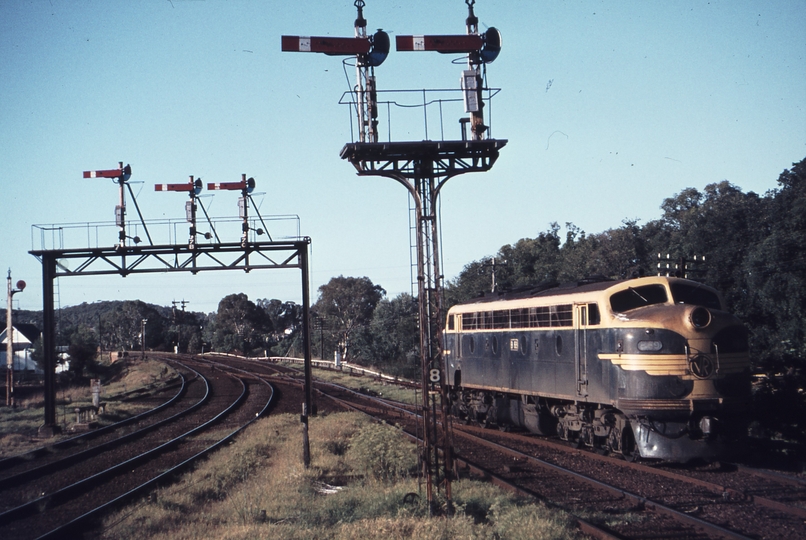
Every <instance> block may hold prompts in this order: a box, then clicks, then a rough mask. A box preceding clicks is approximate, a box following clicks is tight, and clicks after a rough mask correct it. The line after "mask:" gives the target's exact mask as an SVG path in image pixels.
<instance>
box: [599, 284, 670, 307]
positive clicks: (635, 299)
mask: <svg viewBox="0 0 806 540" xmlns="http://www.w3.org/2000/svg"><path fill="white" fill-rule="evenodd" d="M668 299H669V298H668V296H667V295H666V287H664V286H663V285H644V286H642V287H630V288H629V289H626V290H624V291H620V292H617V293H615V294H614V295H613V296H611V297H610V309H612V310H613V311H614V312H615V313H624V312H625V311H630V310H631V309H636V308H639V307H644V306H650V305H652V304H663V303H665V302H668Z"/></svg>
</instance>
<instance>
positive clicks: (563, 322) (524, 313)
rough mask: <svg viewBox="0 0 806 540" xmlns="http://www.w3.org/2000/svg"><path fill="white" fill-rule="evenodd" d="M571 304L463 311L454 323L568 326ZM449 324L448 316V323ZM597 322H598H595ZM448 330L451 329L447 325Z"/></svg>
mask: <svg viewBox="0 0 806 540" xmlns="http://www.w3.org/2000/svg"><path fill="white" fill-rule="evenodd" d="M573 317H574V311H573V309H572V306H571V304H561V305H558V306H540V307H532V308H520V309H511V310H510V309H500V310H496V311H477V312H474V313H463V314H462V315H461V318H460V320H459V321H457V323H456V325H457V326H458V327H461V329H462V331H467V330H506V329H510V328H558V327H570V326H573V322H574V318H573ZM450 324H451V320H450V318H449V320H448V325H450ZM597 324H598V323H597ZM448 329H449V330H453V327H452V326H449V328H448Z"/></svg>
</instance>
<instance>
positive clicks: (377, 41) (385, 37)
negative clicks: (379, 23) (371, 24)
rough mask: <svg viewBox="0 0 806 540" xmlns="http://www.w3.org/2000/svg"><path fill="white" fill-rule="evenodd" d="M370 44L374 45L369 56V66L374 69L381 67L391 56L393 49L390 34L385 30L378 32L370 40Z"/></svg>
mask: <svg viewBox="0 0 806 540" xmlns="http://www.w3.org/2000/svg"><path fill="white" fill-rule="evenodd" d="M370 43H372V45H371V47H370V49H369V53H368V54H367V65H368V66H372V67H377V66H380V65H381V64H383V61H384V60H386V57H387V56H388V55H389V48H390V47H391V42H390V41H389V34H387V33H386V32H384V31H383V30H378V31H377V32H375V34H374V35H373V36H372V38H371V39H370Z"/></svg>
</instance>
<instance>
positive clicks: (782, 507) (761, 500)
mask: <svg viewBox="0 0 806 540" xmlns="http://www.w3.org/2000/svg"><path fill="white" fill-rule="evenodd" d="M456 429H457V430H459V431H462V432H465V433H467V432H470V431H483V429H481V428H476V427H473V426H460V427H457V428H456ZM496 436H499V437H503V438H512V439H513V440H520V439H524V440H525V441H527V442H529V443H533V444H539V445H541V446H545V447H547V448H554V449H560V450H568V446H567V445H565V444H561V443H557V442H554V441H549V440H545V439H543V438H539V437H528V438H523V437H521V436H520V435H517V434H511V433H504V432H502V433H497V434H496ZM574 450H575V451H576V452H578V455H581V456H584V457H586V458H589V459H593V460H598V461H602V462H605V463H608V464H610V465H614V466H617V467H622V468H625V469H632V470H636V471H640V472H642V473H646V474H654V475H657V476H662V477H664V478H669V479H670V480H676V481H678V482H684V483H686V484H691V485H695V486H698V487H703V488H705V489H707V490H709V491H711V492H714V493H717V494H728V495H735V496H737V497H740V498H742V499H744V500H745V501H747V502H751V503H753V504H757V505H759V506H764V507H767V508H770V509H772V510H777V511H779V512H784V513H786V514H790V515H793V516H796V517H799V518H802V519H806V508H800V507H797V506H792V505H789V504H786V503H782V502H780V501H776V500H773V499H770V498H767V497H763V496H760V495H752V494H749V493H746V492H745V491H742V490H740V489H735V488H731V487H727V486H724V485H722V484H718V483H715V482H710V481H708V480H702V479H699V478H695V477H693V476H688V475H685V474H679V473H676V472H673V471H668V470H664V469H659V468H656V467H652V466H649V465H645V464H643V463H637V462H632V463H631V462H628V461H625V460H623V459H619V458H613V457H610V456H606V455H601V454H597V453H594V452H586V451H584V450H582V449H574ZM737 468H738V469H740V470H742V471H743V472H746V473H748V474H753V475H756V476H759V477H762V478H765V479H768V480H773V481H778V482H784V483H788V484H791V485H795V486H797V487H801V488H802V487H804V485H806V481H803V480H800V479H797V478H791V477H788V476H785V475H780V474H774V473H771V472H769V473H768V472H764V471H758V470H756V469H750V468H747V467H743V466H737Z"/></svg>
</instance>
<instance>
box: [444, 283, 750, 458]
mask: <svg viewBox="0 0 806 540" xmlns="http://www.w3.org/2000/svg"><path fill="white" fill-rule="evenodd" d="M747 338H748V334H747V331H746V329H745V327H744V326H743V325H742V324H741V322H740V321H739V320H738V319H737V318H736V317H735V316H734V315H732V314H731V313H728V312H727V311H726V310H725V304H724V300H723V299H722V297H721V295H720V294H719V293H718V292H717V291H716V290H714V289H712V288H711V287H707V286H705V285H703V284H701V283H698V282H695V281H690V280H687V279H682V278H675V277H661V276H658V277H641V278H635V279H630V280H623V281H600V282H579V283H573V284H566V285H556V284H554V285H550V286H549V285H547V286H542V287H536V288H532V289H528V290H519V291H511V292H506V293H493V294H489V295H487V296H485V297H480V298H478V299H475V300H472V301H470V302H467V303H464V304H459V305H456V306H453V307H452V308H451V309H450V310H449V311H448V314H447V320H446V324H445V333H444V344H445V350H444V355H443V358H444V362H445V366H444V367H445V375H446V379H445V382H446V383H447V385H448V387H447V389H446V390H447V395H448V399H449V407H450V409H451V412H452V414H453V415H454V416H455V417H458V418H459V419H461V420H464V421H467V422H478V423H480V424H482V425H488V426H497V427H499V428H501V429H507V428H510V427H519V428H525V429H527V430H529V431H531V432H534V433H537V434H543V435H553V434H555V433H556V434H557V435H558V436H559V437H560V438H561V439H563V440H567V441H572V442H574V443H575V444H576V445H578V446H585V447H592V448H595V449H598V450H601V451H608V452H611V453H614V454H622V455H623V456H624V457H625V458H626V459H628V460H633V459H636V458H638V457H641V458H652V459H660V460H668V461H678V462H686V461H689V460H694V459H698V458H702V459H705V460H713V459H720V458H724V457H725V456H726V455H728V450H729V449H733V448H735V446H736V445H735V444H733V443H734V442H735V441H740V440H741V439H742V438H743V436H744V435H745V434H746V425H747V413H748V408H749V403H750V361H749V354H748V339H747Z"/></svg>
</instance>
